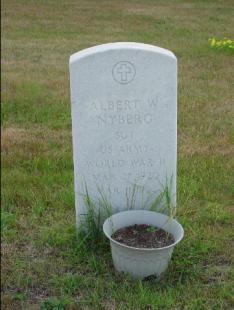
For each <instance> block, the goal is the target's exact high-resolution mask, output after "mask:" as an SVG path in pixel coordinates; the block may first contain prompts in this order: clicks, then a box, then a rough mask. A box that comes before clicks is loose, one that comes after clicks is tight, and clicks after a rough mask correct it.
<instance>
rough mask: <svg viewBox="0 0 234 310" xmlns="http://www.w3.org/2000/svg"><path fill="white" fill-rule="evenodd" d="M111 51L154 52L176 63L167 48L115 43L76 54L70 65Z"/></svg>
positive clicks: (71, 57)
mask: <svg viewBox="0 0 234 310" xmlns="http://www.w3.org/2000/svg"><path fill="white" fill-rule="evenodd" d="M111 50H139V51H146V52H153V53H157V54H160V55H162V56H165V57H169V58H172V59H174V60H175V61H176V56H175V55H174V54H173V53H172V52H171V51H169V50H167V49H165V48H161V47H158V46H154V45H150V44H145V43H136V42H115V43H107V44H101V45H96V46H93V47H89V48H86V49H83V50H81V51H79V52H77V53H74V54H72V55H71V56H70V64H72V63H74V62H76V61H78V60H80V59H82V58H85V57H88V56H91V55H93V54H96V53H103V52H107V51H111Z"/></svg>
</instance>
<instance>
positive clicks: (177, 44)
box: [1, 0, 234, 310]
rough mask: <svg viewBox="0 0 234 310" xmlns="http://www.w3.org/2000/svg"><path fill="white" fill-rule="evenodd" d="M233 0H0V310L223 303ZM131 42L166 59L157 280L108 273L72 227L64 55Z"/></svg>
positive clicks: (228, 294)
mask: <svg viewBox="0 0 234 310" xmlns="http://www.w3.org/2000/svg"><path fill="white" fill-rule="evenodd" d="M233 10H234V2H233V1H232V0H225V1H223V0H222V1H221V0H220V1H218V0H213V1H209V0H207V1H205V0H203V1H202V0H193V1H192V0H186V1H185V0H174V1H168V0H161V1H157V0H129V1H126V0H125V1H123V0H118V1H107V0H106V1H104V0H96V1H94V0H92V1H91V0H80V1H70V0H67V1H62V0H61V1H53V0H47V1H46V0H38V1H29V0H28V1H26V0H22V1H17V0H5V1H3V2H2V217H1V220H2V309H3V310H7V309H13V310H15V309H17V310H18V309H30V310H31V309H32V310H33V309H41V310H49V309H54V310H62V309H77V310H80V309H82V310H83V309H106V310H111V309H123V310H125V309H136V310H138V309H174V310H176V309H177V310H182V309H184V310H202V309H204V310H207V309H212V310H213V309H233V307H234V299H233V296H234V291H233V286H234V280H233V279H234V277H233V268H232V264H233V258H234V251H233V249H234V243H233V226H232V224H233V221H234V216H233V214H234V212H233V211H234V202H233V201H234V199H233V197H234V191H233V188H234V187H233V184H234V182H233V181H234V180H233V171H234V148H233V145H234V125H233V124H234V122H233V115H234V109H233V107H234V105H233V96H234V87H233V85H234V84H233V82H234V80H233V76H234V75H233V67H234V57H233V53H231V52H229V51H226V50H216V49H212V48H211V47H210V46H209V42H208V39H209V38H213V37H214V38H217V39H223V38H225V37H227V38H230V39H234V19H233ZM116 41H135V42H143V43H149V44H154V45H157V46H161V47H164V48H167V49H170V50H172V51H173V52H174V53H175V55H176V56H177V58H178V66H179V67H178V77H179V85H178V110H179V113H178V190H177V193H178V200H177V206H178V212H177V217H178V219H179V221H180V222H181V223H182V224H183V226H184V229H185V238H184V240H183V241H182V242H181V243H180V245H179V246H178V247H177V248H176V250H175V252H174V255H173V259H172V262H171V264H170V266H169V270H168V272H167V273H166V274H165V276H164V277H163V278H162V280H161V281H160V282H156V281H155V280H151V281H137V282H132V281H131V280H130V279H128V278H127V277H123V276H121V275H116V274H115V272H114V269H113V266H112V262H111V255H110V249H109V245H108V242H104V243H101V244H99V245H97V246H96V247H95V246H89V245H86V244H83V245H82V246H78V245H79V240H77V238H76V230H75V207H74V191H73V162H72V141H71V116H70V97H69V72H68V60H69V56H70V55H71V54H73V53H74V52H76V51H78V50H81V49H83V48H86V47H90V46H93V45H97V44H102V43H107V42H116Z"/></svg>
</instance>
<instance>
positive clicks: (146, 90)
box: [70, 43, 177, 223]
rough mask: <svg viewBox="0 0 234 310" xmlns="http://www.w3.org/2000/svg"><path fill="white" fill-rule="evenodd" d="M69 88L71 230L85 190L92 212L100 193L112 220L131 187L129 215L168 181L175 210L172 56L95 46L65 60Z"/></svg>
mask: <svg viewBox="0 0 234 310" xmlns="http://www.w3.org/2000/svg"><path fill="white" fill-rule="evenodd" d="M70 84H71V103H72V134H73V158H74V175H75V198H76V214H77V223H79V221H80V220H81V214H85V213H86V210H85V205H84V202H83V198H84V197H83V193H84V183H85V184H86V186H87V188H88V190H89V194H90V196H91V197H92V198H93V199H94V200H95V201H96V202H97V204H96V207H97V208H98V207H99V205H98V199H99V198H100V193H99V190H100V189H101V190H102V192H103V193H105V195H106V197H107V198H108V200H109V201H110V202H111V204H112V207H113V211H114V212H118V211H121V210H125V209H127V208H128V207H129V206H128V204H129V200H130V197H131V193H132V192H133V191H134V190H135V189H136V187H135V185H137V188H138V189H139V190H138V196H137V197H135V198H134V199H135V202H134V204H135V208H136V209H141V208H149V207H150V204H151V203H152V201H153V200H154V199H155V197H156V196H157V194H159V193H160V192H161V190H162V187H163V186H164V185H165V182H167V181H168V180H170V179H172V180H173V181H172V196H173V201H174V202H175V199H176V198H175V194H176V146H177V61H176V57H175V56H174V54H173V53H172V52H170V51H168V50H166V49H162V48H159V47H156V46H152V45H148V44H141V43H110V44H103V45H99V46H94V47H91V48H88V49H85V50H82V51H80V52H77V53H75V54H73V55H71V57H70ZM134 184H135V185H134ZM134 188H135V189H134Z"/></svg>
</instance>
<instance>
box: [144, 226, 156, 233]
mask: <svg viewBox="0 0 234 310" xmlns="http://www.w3.org/2000/svg"><path fill="white" fill-rule="evenodd" d="M157 230H158V228H157V227H153V226H150V227H147V228H146V231H147V232H149V233H154V232H156V231H157Z"/></svg>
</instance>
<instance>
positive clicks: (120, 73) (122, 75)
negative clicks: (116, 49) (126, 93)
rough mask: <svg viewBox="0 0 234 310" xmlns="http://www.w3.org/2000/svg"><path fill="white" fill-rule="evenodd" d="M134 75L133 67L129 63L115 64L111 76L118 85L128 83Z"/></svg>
mask: <svg viewBox="0 0 234 310" xmlns="http://www.w3.org/2000/svg"><path fill="white" fill-rule="evenodd" d="M135 74H136V69H135V66H134V65H133V64H132V63H131V62H129V61H120V62H117V63H116V64H115V65H114V67H113V69H112V76H113V78H114V80H115V81H116V82H118V83H119V84H128V83H130V82H131V81H132V80H133V79H134V77H135Z"/></svg>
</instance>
